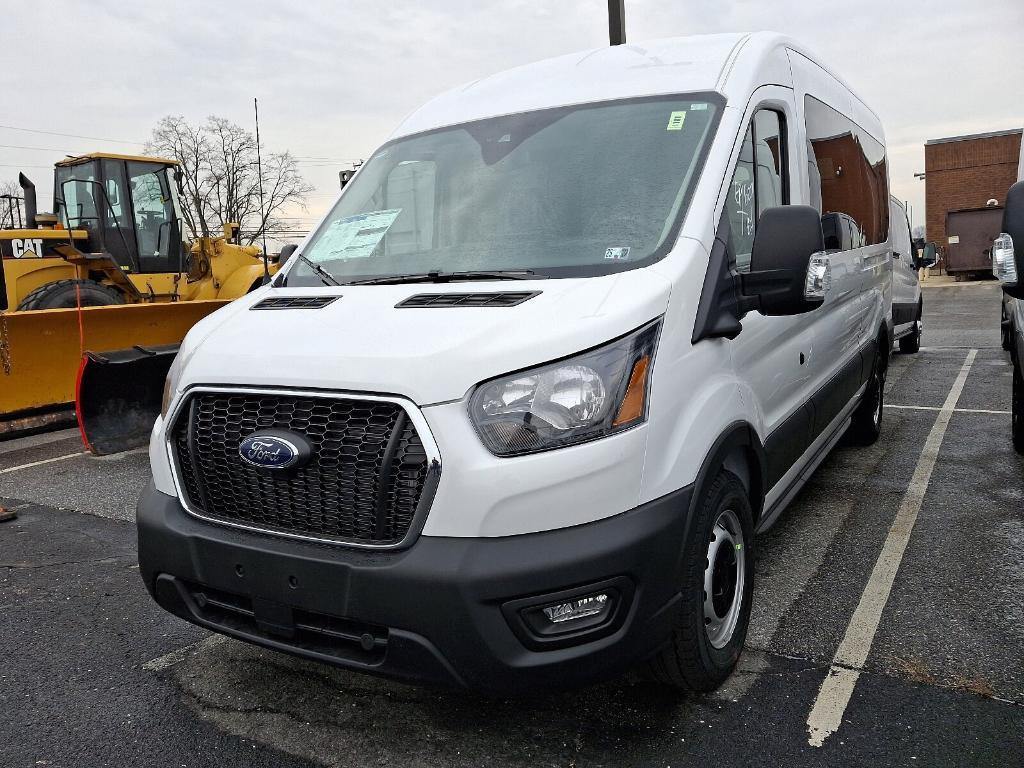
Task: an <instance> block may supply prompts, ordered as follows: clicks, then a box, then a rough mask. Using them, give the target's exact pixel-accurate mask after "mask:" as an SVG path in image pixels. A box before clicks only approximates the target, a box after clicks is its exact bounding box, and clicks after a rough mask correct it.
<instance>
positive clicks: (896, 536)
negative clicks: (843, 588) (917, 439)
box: [807, 349, 978, 747]
mask: <svg viewBox="0 0 1024 768" xmlns="http://www.w3.org/2000/svg"><path fill="white" fill-rule="evenodd" d="M977 354H978V350H976V349H972V350H971V351H970V352H968V353H967V358H966V359H965V360H964V364H963V366H962V367H961V368H960V373H959V374H957V377H956V380H955V381H954V382H953V387H952V389H950V390H949V395H947V396H946V402H945V403H944V404H943V406H942V408H941V410H940V411H939V414H938V416H936V417H935V424H934V425H933V426H932V429H931V432H929V433H928V438H927V439H926V440H925V442H924V448H922V449H921V456H920V458H919V459H918V460H917V466H916V467H915V468H914V475H913V477H911V479H910V484H909V485H908V486H907V491H906V493H905V494H904V495H903V500H902V502H900V508H899V511H898V512H897V513H896V519H895V520H893V523H892V527H890V528H889V535H888V536H887V537H886V539H885V543H884V544H883V545H882V552H881V554H880V555H879V556H878V560H877V562H876V563H875V567H874V569H873V570H872V571H871V578H869V579H868V583H867V586H865V587H864V592H863V594H862V595H861V596H860V603H858V605H857V609H856V610H855V611H854V612H853V617H852V618H851V619H850V625H849V626H848V627H847V628H846V635H845V636H844V637H843V641H842V642H841V643H840V644H839V649H838V650H837V651H836V655H835V658H833V659H832V666H831V667H830V668H829V671H828V674H827V675H826V676H825V680H824V682H822V684H821V689H820V690H819V691H818V698H817V699H815V701H814V706H813V707H812V708H811V712H810V715H808V717H807V731H808V738H807V743H808V744H810V745H811V746H812V747H820V746H821V745H822V744H824V743H825V739H827V738H828V737H829V736H831V735H832V734H833V733H835V732H836V731H837V730H838V729H839V726H840V725H841V724H842V722H843V714H844V713H845V712H846V706H847V704H849V703H850V696H852V695H853V689H854V686H855V685H856V684H857V679H858V678H859V677H860V673H861V670H862V669H863V667H864V662H865V661H867V658H868V652H869V651H870V650H871V643H872V642H873V641H874V639H875V633H876V632H877V631H878V623H879V621H880V620H881V618H882V611H883V610H884V609H885V604H886V602H887V601H888V600H889V592H890V591H891V590H892V585H893V582H894V581H895V580H896V573H897V571H898V570H899V567H900V562H901V561H902V560H903V553H904V552H905V551H906V549H907V544H908V543H909V542H910V534H911V532H912V531H913V530H914V523H916V522H917V514H918V512H920V511H921V504H922V502H923V501H924V494H925V492H926V491H927V490H928V483H929V482H930V480H931V477H932V470H934V469H935V462H936V460H937V459H938V456H939V448H940V447H941V446H942V440H943V438H944V437H945V436H946V427H947V426H949V420H950V418H952V416H953V413H954V411H955V410H956V404H957V401H958V400H959V399H960V394H961V393H962V392H963V390H964V383H965V382H966V381H967V375H968V374H969V373H970V372H971V366H972V365H973V364H974V358H975V356H977Z"/></svg>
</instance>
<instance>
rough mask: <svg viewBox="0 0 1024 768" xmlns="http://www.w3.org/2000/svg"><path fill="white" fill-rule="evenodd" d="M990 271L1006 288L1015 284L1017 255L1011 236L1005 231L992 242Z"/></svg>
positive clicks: (1016, 278)
mask: <svg viewBox="0 0 1024 768" xmlns="http://www.w3.org/2000/svg"><path fill="white" fill-rule="evenodd" d="M992 272H993V274H994V275H995V276H996V279H997V280H999V282H1001V283H1002V284H1003V285H1005V286H1007V287H1008V288H1013V287H1014V286H1015V285H1017V280H1018V275H1017V257H1016V254H1015V251H1014V247H1013V238H1012V237H1010V236H1009V235H1008V234H1006V233H1005V232H1001V233H1000V234H999V237H997V238H996V239H995V242H994V243H992Z"/></svg>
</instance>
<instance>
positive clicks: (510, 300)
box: [395, 291, 541, 309]
mask: <svg viewBox="0 0 1024 768" xmlns="http://www.w3.org/2000/svg"><path fill="white" fill-rule="evenodd" d="M540 294H541V292H540V291H517V292H503V293H417V294H416V295H415V296H410V297H409V298H408V299H406V300H405V301H400V302H399V303H398V304H395V306H396V307H403V308H408V307H412V308H419V309H434V308H438V309H440V308H444V307H514V306H516V305H517V304H522V303H523V302H524V301H529V300H530V299H532V298H533V297H534V296H539V295H540Z"/></svg>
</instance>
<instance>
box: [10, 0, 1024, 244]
mask: <svg viewBox="0 0 1024 768" xmlns="http://www.w3.org/2000/svg"><path fill="white" fill-rule="evenodd" d="M4 6H5V7H4V8H3V11H2V12H0V50H2V51H4V64H3V66H2V67H0V94H2V95H3V104H4V107H3V109H2V110H0V145H2V146H0V180H4V179H14V178H16V177H17V171H18V169H24V170H25V171H26V173H28V174H29V175H30V176H32V177H33V178H34V179H35V181H36V182H37V184H38V186H39V188H40V194H41V195H42V199H44V200H45V199H49V197H50V195H51V181H52V178H51V177H52V174H51V173H49V172H48V171H47V170H46V169H47V168H49V167H51V166H52V163H53V162H54V161H55V160H56V159H58V158H59V157H61V156H62V155H63V154H67V153H72V154H74V153H84V152H88V151H93V150H98V149H104V150H108V151H122V152H125V151H140V150H141V144H142V142H144V141H145V140H146V138H147V137H148V135H149V132H150V129H151V128H152V126H153V125H154V124H155V123H156V121H157V120H159V118H160V117H162V116H163V115H166V114H183V115H185V116H187V117H188V118H190V119H192V120H194V121H201V120H202V119H203V118H204V117H205V116H207V115H211V114H216V115H220V116H224V117H227V118H230V119H232V120H234V121H236V122H238V123H240V124H242V125H245V126H251V124H252V98H253V97H254V96H256V97H258V98H259V100H260V122H261V133H262V138H263V140H264V144H265V145H266V146H268V147H269V148H270V149H272V150H283V149H288V150H291V152H292V153H293V154H295V155H297V156H299V157H300V158H303V160H302V163H303V164H302V170H303V173H304V175H305V177H306V178H307V180H308V181H310V182H311V183H312V184H314V185H316V187H317V190H316V192H315V193H314V195H313V196H311V197H310V199H309V213H308V214H302V212H298V213H299V215H302V216H308V217H310V218H312V217H315V216H317V215H318V214H321V213H322V212H323V211H324V209H325V208H326V207H327V206H328V205H329V204H330V202H331V200H332V198H333V196H334V194H335V192H336V190H337V172H338V170H339V169H340V168H345V167H351V166H350V163H351V161H352V160H355V159H358V158H364V157H366V156H367V155H368V154H370V153H371V152H372V151H373V149H374V148H375V147H376V146H377V145H378V144H380V143H381V142H382V141H383V140H384V138H385V137H386V136H387V134H388V133H389V132H390V130H391V129H392V128H393V127H394V126H395V125H396V124H397V123H398V121H399V120H401V118H402V117H403V116H405V115H406V114H408V113H409V112H410V111H411V110H413V109H414V108H415V107H416V106H418V105H419V104H421V103H422V102H423V101H425V100H427V99H429V98H430V97H431V96H432V95H434V94H436V93H438V92H440V91H442V90H444V89H446V88H449V87H451V86H453V85H457V84H459V83H462V82H466V81H469V80H474V79H476V78H479V77H481V76H485V75H488V74H490V73H493V72H496V71H499V70H502V69H506V68H508V67H511V66H516V65H518V64H523V63H526V62H530V61H534V60H537V59H542V58H546V57H549V56H555V55H559V54H562V53H568V52H571V51H574V50H580V49H585V48H592V47H595V46H600V45H604V44H606V43H607V20H606V19H607V16H606V14H607V6H606V2H605V0H549V1H548V2H544V1H543V0H531V1H529V2H527V0H505V2H501V3H497V2H486V0H444V1H443V2H442V1H441V0H435V1H433V2H432V1H431V0H415V1H414V0H383V1H380V0H333V2H329V1H326V0H302V2H297V3H288V2H282V1H281V0H273V1H270V2H268V1H266V0H246V1H245V2H228V1H227V0H217V1H213V0H203V1H201V2H197V1H196V0H173V2H167V1H166V0H161V2H151V1H150V0H131V1H130V2H126V1H125V0H89V1H88V2H83V1H82V0H39V2H35V3H30V2H18V3H5V4H4ZM626 28H627V36H628V38H629V41H630V42H639V41H643V40H647V39H651V38H655V37H670V36H676V35H686V34H698V33H707V32H725V31H754V30H761V29H772V30H776V31H779V32H784V33H786V34H789V35H791V36H793V37H795V38H796V39H798V40H800V41H801V42H803V43H804V44H805V45H806V46H807V47H809V48H810V49H811V50H812V51H815V52H816V53H817V54H818V56H819V58H820V59H822V60H823V61H824V63H826V64H828V65H830V66H831V67H832V68H834V69H835V71H837V72H838V73H840V74H841V75H843V76H844V77H845V78H846V79H847V81H849V82H850V83H851V84H852V85H853V87H854V88H855V89H856V90H857V91H858V92H859V94H860V95H861V96H862V97H863V98H864V100H865V101H866V102H867V103H868V104H870V105H871V106H872V107H873V108H874V109H875V110H876V111H877V112H878V113H879V114H880V115H881V117H882V121H883V124H884V126H885V130H886V134H887V143H888V147H889V155H890V161H891V166H890V173H891V179H892V191H893V193H894V194H896V195H897V196H899V197H900V198H902V199H906V200H909V201H910V203H911V205H912V206H913V209H914V223H915V224H918V223H923V221H924V184H923V182H920V181H917V180H915V179H914V177H913V174H914V172H915V171H923V170H924V149H923V145H924V142H925V140H926V139H932V138H939V137H944V136H952V135H958V134H964V133H977V132H982V131H993V130H1002V129H1007V128H1016V127H1021V126H1022V125H1024V85H1022V84H1024V51H1022V46H1024V43H1022V42H1021V33H1022V30H1024V0H857V2H852V1H850V0H847V1H846V2H822V1H818V2H814V1H812V0H776V1H775V2H769V1H767V0H757V1H754V2H751V1H748V0H735V1H733V2H730V1H729V0H626ZM15 128H18V129H34V130H35V131H52V132H56V133H65V134H79V135H81V136H83V137H88V138H72V137H68V136H57V135H48V134H46V133H40V132H32V131H28V130H14V129H15ZM98 139H113V140H114V141H99V140H98ZM132 142H135V143H132ZM22 147H34V148H43V151H34V150H31V149H23V148H22ZM319 158H324V159H319ZM296 223H298V224H306V223H308V222H305V221H301V222H296Z"/></svg>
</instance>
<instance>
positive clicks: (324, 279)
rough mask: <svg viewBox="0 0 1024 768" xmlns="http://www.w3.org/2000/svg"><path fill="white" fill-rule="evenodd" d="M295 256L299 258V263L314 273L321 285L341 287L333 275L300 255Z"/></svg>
mask: <svg viewBox="0 0 1024 768" xmlns="http://www.w3.org/2000/svg"><path fill="white" fill-rule="evenodd" d="M295 255H296V256H297V257H298V258H299V261H301V262H302V263H303V264H305V265H306V266H307V267H309V268H310V269H312V270H313V271H314V272H316V276H317V277H319V278H320V282H321V283H323V284H324V285H341V283H340V282H338V279H337V278H336V277H335V276H334V275H332V274H331V273H330V272H328V271H327V270H326V269H324V268H323V267H321V266H320V265H319V264H317V263H316V262H315V261H311V260H310V259H307V258H306V257H305V256H303V255H302V254H301V253H296V254H295Z"/></svg>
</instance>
